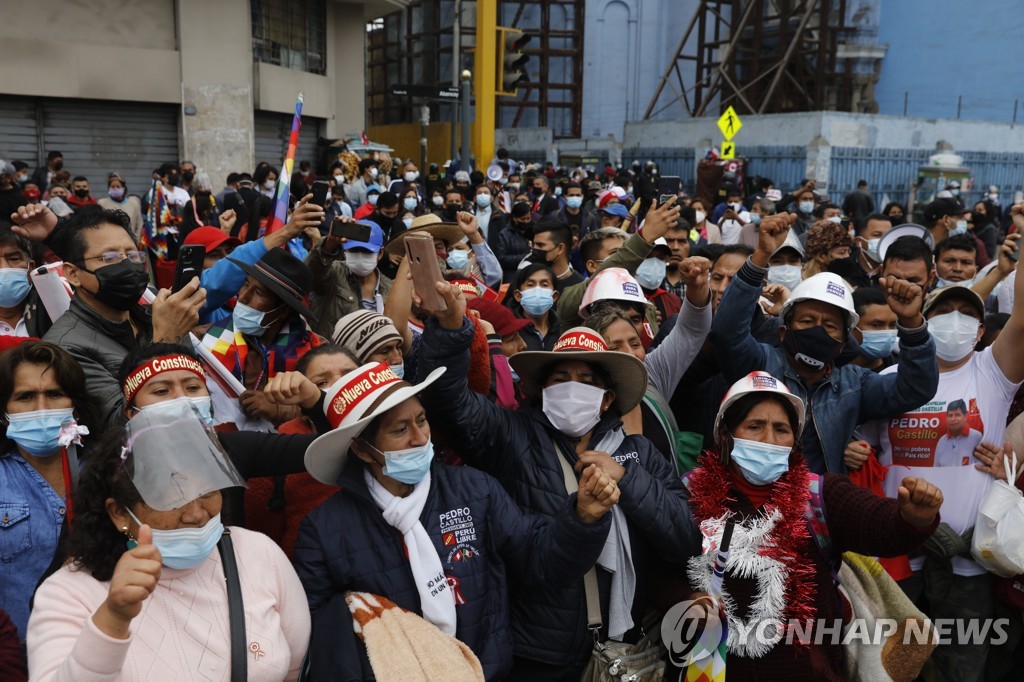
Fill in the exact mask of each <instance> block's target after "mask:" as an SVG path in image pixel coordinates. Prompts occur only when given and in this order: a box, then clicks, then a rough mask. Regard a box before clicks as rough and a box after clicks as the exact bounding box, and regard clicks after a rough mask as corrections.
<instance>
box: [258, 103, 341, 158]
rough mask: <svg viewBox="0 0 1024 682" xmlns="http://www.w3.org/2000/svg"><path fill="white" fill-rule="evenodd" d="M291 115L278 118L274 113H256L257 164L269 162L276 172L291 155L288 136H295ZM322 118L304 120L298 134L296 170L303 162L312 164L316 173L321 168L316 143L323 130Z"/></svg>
mask: <svg viewBox="0 0 1024 682" xmlns="http://www.w3.org/2000/svg"><path fill="white" fill-rule="evenodd" d="M292 118H293V115H292V114H278V113H275V112H272V111H257V112H256V114H255V116H254V117H253V124H254V125H253V127H254V136H255V139H256V142H255V150H256V163H259V162H261V161H266V162H267V163H269V164H270V165H271V166H273V167H274V168H280V167H281V164H282V163H284V155H285V153H286V152H287V151H288V136H289V135H290V134H291V132H292ZM323 123H324V120H323V119H322V118H311V117H308V116H303V117H302V129H301V130H300V131H299V147H298V149H296V150H295V167H296V168H298V165H299V162H300V161H309V162H310V163H312V164H313V168H314V169H316V168H318V167H319V165H320V156H319V150H318V149H317V139H318V138H319V137H320V135H321V132H322V130H323Z"/></svg>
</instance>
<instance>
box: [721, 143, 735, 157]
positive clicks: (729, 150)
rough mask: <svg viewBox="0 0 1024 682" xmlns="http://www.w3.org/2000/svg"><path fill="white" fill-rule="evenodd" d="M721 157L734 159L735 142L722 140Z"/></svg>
mask: <svg viewBox="0 0 1024 682" xmlns="http://www.w3.org/2000/svg"><path fill="white" fill-rule="evenodd" d="M722 158H723V159H735V158H736V143H735V142H722Z"/></svg>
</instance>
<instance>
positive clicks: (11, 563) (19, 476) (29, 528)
mask: <svg viewBox="0 0 1024 682" xmlns="http://www.w3.org/2000/svg"><path fill="white" fill-rule="evenodd" d="M65 513H66V510H65V507H64V498H63V497H61V496H60V495H58V494H57V491H56V490H54V489H53V487H52V486H51V485H50V484H49V483H47V482H46V480H45V479H44V478H43V477H42V476H40V475H39V472H37V471H36V470H35V469H34V468H32V465H31V464H29V463H28V462H26V461H25V460H24V459H22V458H21V456H20V455H19V454H18V453H17V452H9V453H7V454H6V455H0V608H2V609H3V610H4V611H6V612H7V613H8V615H10V617H11V621H12V622H13V623H14V626H15V627H16V628H18V640H19V641H21V642H24V641H25V631H26V629H27V628H28V613H29V610H28V604H29V600H31V599H32V595H33V594H34V593H35V591H36V584H37V583H38V582H39V578H41V577H42V575H43V572H44V571H46V569H47V567H49V565H50V562H51V561H53V555H54V552H55V551H56V550H57V540H58V538H59V537H60V527H61V524H62V523H63V521H64V514H65Z"/></svg>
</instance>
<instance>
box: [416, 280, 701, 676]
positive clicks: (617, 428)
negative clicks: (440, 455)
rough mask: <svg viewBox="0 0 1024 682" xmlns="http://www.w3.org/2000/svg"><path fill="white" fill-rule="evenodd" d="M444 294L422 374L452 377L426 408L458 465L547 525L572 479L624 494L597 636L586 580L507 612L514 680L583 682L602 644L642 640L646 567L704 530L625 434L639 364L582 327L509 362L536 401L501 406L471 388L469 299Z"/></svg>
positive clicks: (638, 442)
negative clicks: (597, 473) (588, 473)
mask: <svg viewBox="0 0 1024 682" xmlns="http://www.w3.org/2000/svg"><path fill="white" fill-rule="evenodd" d="M437 290H438V292H439V293H441V294H442V295H443V296H444V297H445V300H446V303H447V308H448V309H447V310H446V311H444V312H440V313H437V314H436V317H434V318H431V319H430V320H429V321H428V323H427V326H426V329H425V331H424V334H423V340H422V344H421V351H420V353H421V355H420V360H419V364H418V373H419V374H418V375H419V376H420V377H424V376H426V373H428V372H431V371H433V370H434V369H435V368H438V367H447V368H448V371H447V372H446V373H445V374H444V375H443V376H442V377H441V378H439V379H438V380H437V381H436V382H435V383H434V384H433V385H432V386H430V387H429V388H428V389H427V392H426V396H427V405H428V407H429V409H430V411H431V419H435V420H437V423H444V424H445V425H446V427H447V433H448V435H449V436H450V437H451V439H452V444H453V447H454V448H455V449H456V451H457V452H458V454H459V455H460V456H461V457H462V459H463V461H465V462H466V463H467V464H469V465H471V466H473V467H476V468H479V469H481V470H483V471H486V472H487V473H490V474H491V475H493V476H495V477H496V478H497V479H498V480H499V481H500V482H501V484H502V485H503V486H504V487H505V489H506V490H508V491H509V493H510V494H511V495H512V496H513V498H514V499H515V500H516V502H518V503H519V505H520V506H521V507H523V509H524V510H526V511H530V512H533V513H537V514H543V515H546V516H553V515H555V514H556V513H557V512H558V510H559V509H561V507H562V506H564V504H565V501H566V498H567V497H568V493H567V492H566V482H567V478H571V477H572V476H573V474H572V472H573V470H575V472H577V473H578V472H580V471H582V470H583V469H584V468H587V467H590V466H593V465H597V466H598V467H600V468H601V469H603V470H604V471H606V472H607V473H608V474H609V475H610V476H611V477H612V478H613V479H614V480H616V481H617V483H618V486H619V488H620V489H621V490H622V497H621V501H620V506H618V507H616V510H615V511H614V512H613V514H614V516H615V525H614V531H613V533H614V536H613V539H612V540H610V541H609V545H608V546H609V554H608V555H603V556H602V558H601V560H599V561H598V562H597V564H596V567H595V569H594V570H595V572H596V575H597V579H598V590H597V591H598V596H599V602H600V610H601V623H602V626H601V628H600V629H599V630H598V631H597V632H596V633H595V634H594V635H593V636H588V635H587V633H586V631H585V627H586V623H587V620H588V618H587V606H586V604H587V598H586V588H585V586H584V581H583V580H575V581H573V583H572V584H571V586H570V587H568V588H566V589H558V590H555V589H551V588H546V587H543V586H539V587H534V588H531V589H526V590H522V591H520V592H519V593H518V594H517V598H516V599H515V600H514V602H513V605H512V607H513V612H512V618H513V623H514V624H515V627H514V628H513V633H514V634H515V637H516V654H517V659H516V667H515V668H514V670H513V671H512V673H511V676H510V677H509V678H508V679H572V678H573V677H574V676H575V679H579V676H580V673H581V671H582V670H583V668H584V666H585V665H586V662H587V658H588V656H589V654H590V651H591V650H592V648H593V646H594V641H595V638H598V639H599V640H600V641H603V640H607V639H614V640H617V641H621V642H626V643H631V644H635V643H637V642H638V641H639V639H640V638H641V636H642V635H641V631H642V629H643V628H642V624H643V621H644V619H645V616H646V615H647V612H648V606H649V600H648V598H647V595H646V593H645V588H646V573H647V570H648V569H649V568H650V566H651V564H652V563H653V562H654V561H655V560H656V559H661V560H664V561H667V562H669V563H672V564H676V565H681V564H683V563H684V562H685V561H686V560H687V559H688V558H689V557H690V556H692V555H693V554H694V553H696V552H697V551H698V549H697V548H698V545H697V542H698V531H697V528H696V525H695V524H694V522H693V518H692V516H691V514H690V510H689V508H688V507H687V505H686V502H685V499H684V491H683V489H682V486H681V484H680V482H679V479H678V477H677V476H676V475H675V472H674V470H673V468H672V465H671V464H670V463H669V462H668V461H667V460H666V459H665V457H664V455H662V454H661V453H660V452H658V451H657V450H656V448H655V447H654V446H653V445H652V444H651V442H650V441H649V440H647V439H646V438H644V437H643V436H636V435H627V434H626V433H625V432H624V431H623V429H622V421H621V416H622V415H623V414H625V413H627V412H629V411H630V410H632V409H633V408H634V407H636V406H637V405H638V404H639V402H640V400H641V398H642V397H643V395H644V390H645V388H646V386H647V372H646V370H645V369H644V365H643V363H642V362H641V361H640V360H638V359H637V358H636V357H634V356H633V355H631V354H628V353H619V352H612V351H609V350H608V347H607V344H606V343H605V342H604V340H603V339H602V338H601V336H600V335H599V334H597V333H596V332H594V331H592V330H590V329H586V328H582V327H579V328H575V329H571V330H569V331H567V332H566V333H564V334H563V335H562V336H561V338H559V340H558V342H557V343H556V344H555V347H554V350H553V351H552V352H546V351H526V352H522V353H517V354H516V355H514V356H513V357H512V358H510V360H509V364H510V365H511V366H512V369H513V370H515V371H516V373H518V374H519V376H520V377H522V380H523V382H524V384H523V385H524V387H525V390H526V394H527V397H528V399H529V402H528V403H527V404H525V405H524V404H520V407H519V409H518V410H516V411H510V410H507V409H504V408H501V407H499V406H497V405H495V404H494V403H492V402H490V401H489V400H488V399H487V398H486V397H484V396H481V395H478V394H475V393H473V392H472V391H470V390H469V387H468V386H467V382H466V376H465V375H466V368H467V366H468V362H469V350H468V349H469V345H470V343H471V341H472V333H473V330H472V326H471V325H470V323H469V321H468V320H466V319H465V315H464V311H465V300H464V297H463V295H462V294H461V292H459V291H458V290H457V289H454V288H453V287H451V286H449V285H448V284H446V283H438V284H437ZM563 462H565V467H563V464H562V463H563ZM565 468H568V469H569V472H568V474H567V473H566V471H565ZM537 623H544V627H543V628H539V627H537V626H536V624H537Z"/></svg>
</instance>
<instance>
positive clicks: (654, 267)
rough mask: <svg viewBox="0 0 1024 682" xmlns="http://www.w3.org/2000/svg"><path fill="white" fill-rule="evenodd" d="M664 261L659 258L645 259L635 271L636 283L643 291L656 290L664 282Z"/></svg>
mask: <svg viewBox="0 0 1024 682" xmlns="http://www.w3.org/2000/svg"><path fill="white" fill-rule="evenodd" d="M665 269H666V265H665V261H663V260H661V259H660V258H646V259H644V262H642V263H641V264H640V267H638V268H637V269H636V281H637V282H639V284H640V286H642V287H643V288H644V289H657V288H658V287H660V286H661V283H662V282H664V281H665Z"/></svg>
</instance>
